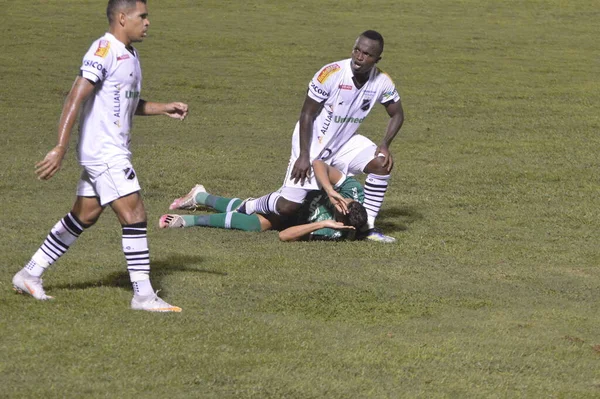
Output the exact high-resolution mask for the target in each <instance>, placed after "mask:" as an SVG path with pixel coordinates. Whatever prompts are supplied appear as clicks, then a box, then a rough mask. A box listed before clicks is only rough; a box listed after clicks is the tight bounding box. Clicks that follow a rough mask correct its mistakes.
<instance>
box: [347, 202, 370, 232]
mask: <svg viewBox="0 0 600 399" xmlns="http://www.w3.org/2000/svg"><path fill="white" fill-rule="evenodd" d="M344 216H345V217H344V224H345V225H346V226H352V227H354V228H355V229H356V230H360V229H361V228H362V227H363V226H364V225H365V224H367V210H366V209H365V207H364V206H363V204H361V203H360V202H358V201H352V202H351V203H349V204H348V213H347V214H346V215H344Z"/></svg>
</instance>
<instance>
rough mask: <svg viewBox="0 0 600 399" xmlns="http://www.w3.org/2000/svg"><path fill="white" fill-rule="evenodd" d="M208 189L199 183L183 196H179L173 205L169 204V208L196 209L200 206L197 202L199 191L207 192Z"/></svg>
mask: <svg viewBox="0 0 600 399" xmlns="http://www.w3.org/2000/svg"><path fill="white" fill-rule="evenodd" d="M205 192H206V189H205V188H204V186H203V185H202V184H197V185H195V186H194V188H192V191H190V192H189V193H187V194H186V195H184V196H183V197H181V198H177V199H176V200H175V201H173V203H172V204H171V205H169V209H188V210H192V211H193V210H195V209H196V208H197V207H198V203H197V202H196V195H197V194H198V193H205Z"/></svg>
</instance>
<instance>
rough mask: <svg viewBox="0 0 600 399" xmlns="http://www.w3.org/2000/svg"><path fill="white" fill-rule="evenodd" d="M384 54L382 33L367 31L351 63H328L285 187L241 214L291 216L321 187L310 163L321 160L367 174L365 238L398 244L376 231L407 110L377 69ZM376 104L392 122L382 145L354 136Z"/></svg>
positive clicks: (311, 95)
mask: <svg viewBox="0 0 600 399" xmlns="http://www.w3.org/2000/svg"><path fill="white" fill-rule="evenodd" d="M382 52H383V37H382V36H381V34H379V33H378V32H375V31H373V30H368V31H365V32H363V33H362V34H361V35H360V36H359V37H358V38H357V39H356V42H355V43H354V47H353V49H352V56H351V58H349V59H345V60H341V61H336V62H333V63H331V64H328V65H325V66H324V67H323V68H321V69H320V70H319V71H318V72H317V73H316V74H315V75H314V77H313V79H312V80H311V82H310V83H309V86H308V92H307V95H306V98H305V100H304V105H303V107H302V111H301V114H300V120H299V121H298V123H297V124H296V128H295V130H294V134H293V138H292V154H291V157H290V162H289V166H288V170H287V173H286V177H285V180H284V183H283V187H282V188H281V189H280V190H279V191H277V192H274V193H271V194H268V195H266V196H263V197H261V198H258V199H255V200H248V201H246V202H245V203H244V204H242V205H241V206H240V208H239V209H238V211H239V212H242V213H246V214H250V213H253V212H258V213H263V214H269V213H275V214H278V215H279V214H281V215H291V214H293V213H294V212H296V211H297V210H298V208H299V207H300V205H301V204H302V202H303V201H304V199H305V197H306V194H307V192H308V191H310V190H315V189H317V188H318V185H317V182H316V181H315V179H314V178H312V176H311V175H312V168H311V164H312V162H313V161H314V160H315V159H321V160H323V161H325V162H326V163H328V164H330V165H331V166H334V167H336V168H338V169H339V170H341V171H342V172H344V173H345V174H347V175H349V176H352V175H356V174H360V173H366V174H367V178H366V181H365V203H364V205H365V208H366V209H367V214H368V220H369V222H368V231H367V232H366V233H365V235H366V238H367V239H370V240H374V241H379V242H394V241H395V238H393V237H390V236H386V235H384V234H383V233H381V232H380V231H378V230H376V229H375V218H376V217H377V215H378V214H379V210H380V209H381V205H382V203H383V197H384V195H385V192H386V191H387V188H388V180H389V178H390V172H391V170H392V167H393V165H394V161H393V158H392V155H391V153H390V151H389V146H390V144H391V143H392V140H393V139H394V137H395V136H396V134H397V133H398V131H399V130H400V128H401V127H402V124H403V122H404V111H403V109H402V104H401V101H400V96H399V95H398V91H397V90H396V87H395V85H394V82H393V81H392V79H391V78H390V77H389V76H388V75H387V74H385V73H384V72H383V71H381V70H380V69H379V68H377V67H376V66H375V64H377V63H378V62H379V60H380V59H381V54H382ZM375 103H381V104H383V106H384V107H385V109H386V111H387V113H388V115H389V116H390V121H389V123H388V126H387V130H386V134H385V136H384V138H383V140H382V141H381V142H380V144H379V145H375V143H373V142H372V141H371V140H369V139H368V138H367V137H364V136H361V135H357V134H355V133H356V131H357V130H358V128H359V126H360V125H361V123H362V122H363V120H364V119H365V118H366V117H367V115H368V114H369V112H371V109H372V108H373V107H374V105H375Z"/></svg>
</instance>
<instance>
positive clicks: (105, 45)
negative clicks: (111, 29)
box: [94, 40, 110, 58]
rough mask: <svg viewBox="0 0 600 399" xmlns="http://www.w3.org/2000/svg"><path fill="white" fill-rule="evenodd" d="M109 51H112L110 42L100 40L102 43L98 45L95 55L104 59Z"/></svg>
mask: <svg viewBox="0 0 600 399" xmlns="http://www.w3.org/2000/svg"><path fill="white" fill-rule="evenodd" d="M109 49H110V42H109V41H108V40H100V43H98V49H97V50H96V52H95V53H94V55H97V56H98V57H102V58H104V57H106V54H108V50H109Z"/></svg>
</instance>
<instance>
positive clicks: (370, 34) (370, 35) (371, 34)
mask: <svg viewBox="0 0 600 399" xmlns="http://www.w3.org/2000/svg"><path fill="white" fill-rule="evenodd" d="M360 35H361V36H364V37H366V38H367V39H371V40H375V41H377V42H379V44H380V45H381V52H383V36H381V33H379V32H377V31H375V30H366V31H364V32H363V33H361V34H360Z"/></svg>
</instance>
